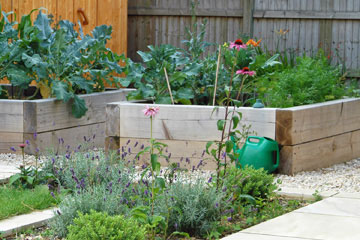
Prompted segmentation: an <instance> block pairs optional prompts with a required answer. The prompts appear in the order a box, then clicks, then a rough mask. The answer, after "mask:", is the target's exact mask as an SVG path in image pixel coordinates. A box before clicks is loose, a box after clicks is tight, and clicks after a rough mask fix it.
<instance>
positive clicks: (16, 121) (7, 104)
mask: <svg viewBox="0 0 360 240" xmlns="http://www.w3.org/2000/svg"><path fill="white" fill-rule="evenodd" d="M23 104H24V101H22V100H5V99H0V132H23V130H24V127H23V121H24V120H23Z"/></svg>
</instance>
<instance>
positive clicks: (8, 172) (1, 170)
mask: <svg viewBox="0 0 360 240" xmlns="http://www.w3.org/2000/svg"><path fill="white" fill-rule="evenodd" d="M18 172H20V170H19V169H18V168H16V167H15V166H8V165H0V184H1V183H6V182H8V180H9V178H10V177H11V176H12V175H14V174H15V173H18Z"/></svg>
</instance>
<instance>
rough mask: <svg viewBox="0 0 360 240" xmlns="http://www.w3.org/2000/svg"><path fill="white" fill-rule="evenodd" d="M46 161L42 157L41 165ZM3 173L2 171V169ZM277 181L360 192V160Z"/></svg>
mask: <svg viewBox="0 0 360 240" xmlns="http://www.w3.org/2000/svg"><path fill="white" fill-rule="evenodd" d="M45 160H46V157H45V156H41V157H40V161H39V164H41V163H42V162H43V161H45ZM25 162H26V164H27V165H29V164H31V165H34V164H35V156H29V155H25ZM21 164H22V155H21V154H14V153H4V154H0V165H8V166H17V167H18V166H19V165H21ZM0 171H1V169H0ZM190 172H191V171H190ZM199 173H201V174H203V175H204V177H205V178H209V177H210V176H211V171H201V172H200V171H198V172H197V173H196V172H194V173H193V174H199ZM275 178H276V180H278V179H280V180H281V182H282V183H281V184H280V187H287V188H297V189H310V190H318V191H320V192H323V191H339V192H350V193H351V192H360V158H358V159H354V160H352V161H349V162H346V163H341V164H337V165H334V166H332V167H328V168H322V169H318V170H316V171H309V172H300V173H297V174H295V175H294V176H287V175H281V174H276V175H275Z"/></svg>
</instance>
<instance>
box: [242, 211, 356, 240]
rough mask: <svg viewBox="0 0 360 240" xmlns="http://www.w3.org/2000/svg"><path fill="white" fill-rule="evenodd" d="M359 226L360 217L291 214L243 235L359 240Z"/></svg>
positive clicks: (253, 228)
mask: <svg viewBox="0 0 360 240" xmlns="http://www.w3.org/2000/svg"><path fill="white" fill-rule="evenodd" d="M359 226H360V218H359V217H344V216H334V215H324V214H313V213H301V212H291V213H288V214H285V215H283V216H280V217H277V218H274V219H272V220H269V221H267V222H264V223H261V224H259V225H256V226H253V227H251V228H248V229H245V230H244V231H242V233H256V234H267V235H272V236H282V237H298V238H305V239H306V238H308V239H317V240H340V239H341V240H359V239H360V228H359ZM259 240H261V239H259Z"/></svg>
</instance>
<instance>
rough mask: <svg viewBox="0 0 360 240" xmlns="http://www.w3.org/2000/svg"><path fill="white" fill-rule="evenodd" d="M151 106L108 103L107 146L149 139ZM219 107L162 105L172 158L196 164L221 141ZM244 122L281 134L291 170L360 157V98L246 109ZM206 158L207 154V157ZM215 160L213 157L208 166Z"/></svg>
mask: <svg viewBox="0 0 360 240" xmlns="http://www.w3.org/2000/svg"><path fill="white" fill-rule="evenodd" d="M145 105H146V104H138V103H129V102H117V103H110V104H108V105H107V109H106V113H107V120H106V143H105V147H106V149H118V148H120V147H121V146H123V145H125V144H126V142H127V141H128V140H129V139H130V140H131V141H132V142H134V141H137V142H139V143H140V144H142V143H145V144H146V143H148V140H149V137H150V120H149V118H148V117H145V116H144V115H143V113H142V109H144V107H145ZM212 109H213V107H209V106H183V105H175V106H172V105H160V113H159V114H158V115H157V116H156V117H155V120H154V137H155V138H156V139H158V140H161V141H162V142H164V143H166V144H168V145H169V152H171V153H172V157H171V160H172V161H178V160H179V159H180V158H182V157H183V158H186V157H189V158H191V159H192V160H193V161H194V160H195V161H194V162H193V163H192V165H196V163H197V162H199V161H200V160H201V159H203V157H201V154H202V152H203V150H204V149H205V145H206V142H207V141H210V140H218V139H219V138H220V132H219V131H217V129H216V121H217V120H218V119H220V118H223V116H224V109H221V108H220V109H219V110H218V111H217V112H215V113H214V114H213V115H212V116H211V112H212ZM239 110H240V111H241V112H242V113H243V123H245V124H251V126H252V130H254V131H255V132H256V133H257V135H259V136H266V137H270V138H275V139H276V140H277V141H278V142H279V144H280V146H281V153H280V159H281V160H280V168H279V171H280V172H281V173H285V174H294V173H296V172H299V171H307V170H313V169H316V168H320V167H328V166H330V165H333V164H336V163H341V162H345V161H349V160H351V159H354V158H357V157H360V99H343V100H335V101H330V102H326V103H319V104H312V105H306V106H299V107H292V108H286V109H271V108H270V109H269V108H263V109H254V108H240V109H239ZM205 157H206V155H205ZM214 167H215V164H214V163H213V162H212V161H208V164H207V166H206V168H207V169H214Z"/></svg>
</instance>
